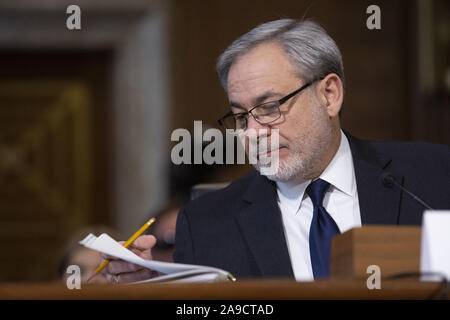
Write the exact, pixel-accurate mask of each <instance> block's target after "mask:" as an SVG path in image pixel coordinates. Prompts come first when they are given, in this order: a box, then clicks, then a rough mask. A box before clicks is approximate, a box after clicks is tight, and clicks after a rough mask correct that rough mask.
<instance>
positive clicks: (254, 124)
mask: <svg viewBox="0 0 450 320" xmlns="http://www.w3.org/2000/svg"><path fill="white" fill-rule="evenodd" d="M249 129H250V130H254V131H255V133H256V134H257V135H258V136H259V135H260V131H262V132H261V133H262V134H264V135H270V126H269V125H267V124H261V123H259V122H258V121H256V120H255V118H254V117H253V116H252V115H251V114H249V115H248V119H247V130H249Z"/></svg>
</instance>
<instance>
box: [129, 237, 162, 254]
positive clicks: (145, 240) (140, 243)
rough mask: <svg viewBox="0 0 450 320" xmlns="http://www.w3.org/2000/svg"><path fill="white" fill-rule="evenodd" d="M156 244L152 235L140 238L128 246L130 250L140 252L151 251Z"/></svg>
mask: <svg viewBox="0 0 450 320" xmlns="http://www.w3.org/2000/svg"><path fill="white" fill-rule="evenodd" d="M155 244H156V238H155V237H154V236H152V235H145V236H140V237H139V238H137V239H136V240H134V242H133V243H132V244H131V245H130V247H131V248H135V249H138V250H141V251H144V250H147V249H151V248H153V247H154V246H155ZM130 247H129V248H130Z"/></svg>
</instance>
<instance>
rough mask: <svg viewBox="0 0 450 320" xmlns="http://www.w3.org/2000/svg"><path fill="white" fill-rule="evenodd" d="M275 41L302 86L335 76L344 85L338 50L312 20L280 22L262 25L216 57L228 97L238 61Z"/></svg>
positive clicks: (220, 76)
mask: <svg viewBox="0 0 450 320" xmlns="http://www.w3.org/2000/svg"><path fill="white" fill-rule="evenodd" d="M270 41H276V42H278V43H279V44H280V45H281V46H282V48H283V49H284V50H285V51H286V53H287V54H288V55H289V56H290V57H291V58H292V60H293V62H294V64H295V65H296V66H297V68H298V69H297V72H298V76H299V77H300V78H301V79H302V80H303V81H305V82H309V81H313V80H315V79H318V78H321V77H325V76H326V75H327V74H329V73H335V74H337V75H338V76H339V78H340V79H341V81H342V83H344V66H343V64H342V56H341V52H340V51H339V48H338V47H337V45H336V43H335V42H334V40H333V39H332V38H331V37H330V36H329V35H328V34H327V32H326V31H325V30H324V29H323V28H322V27H321V26H320V25H318V24H317V23H316V22H314V21H311V20H301V21H298V20H293V19H281V20H276V21H271V22H267V23H263V24H261V25H259V26H257V27H256V28H254V29H252V30H251V31H249V32H248V33H246V34H244V35H243V36H241V37H240V38H238V39H237V40H235V41H234V42H233V43H232V44H231V45H230V46H229V47H228V48H227V49H226V50H225V51H224V52H223V53H222V54H221V55H220V57H219V59H218V61H217V66H216V68H217V72H218V74H219V78H220V82H221V83H222V86H223V88H224V89H225V92H227V94H228V88H227V81H228V72H229V70H230V68H231V66H232V65H233V63H235V62H236V60H237V59H239V57H241V56H242V55H244V54H246V53H247V52H249V51H250V50H252V49H253V48H255V47H256V46H258V45H259V44H261V43H263V42H270Z"/></svg>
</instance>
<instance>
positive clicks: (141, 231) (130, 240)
mask: <svg viewBox="0 0 450 320" xmlns="http://www.w3.org/2000/svg"><path fill="white" fill-rule="evenodd" d="M155 220H156V219H155V218H151V219H150V220H148V221H147V222H146V223H145V224H144V225H143V226H142V227H141V228H140V229H139V230H138V231H136V233H135V234H133V235H132V236H131V237H130V239H128V240H127V241H126V242H125V243H124V244H123V246H124V247H125V248H127V247H128V246H129V245H130V244H132V243H133V242H134V240H136V239H137V237H139V236H140V235H141V234H143V233H144V231H145V230H147V229H148V227H150V226H151V225H152V223H153V222H155ZM109 262H110V261H109V260H105V261H104V262H103V263H102V264H101V265H100V266H99V267H98V268H97V269H95V273H94V274H93V275H92V276H91V277H90V278H89V279H88V280H87V282H89V281H90V280H91V279H92V278H93V277H95V276H96V275H97V274H99V273H100V272H101V271H102V270H103V269H104V268H105V267H106V266H107V265H108V264H109Z"/></svg>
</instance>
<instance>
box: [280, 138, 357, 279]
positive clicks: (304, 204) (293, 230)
mask: <svg viewBox="0 0 450 320" xmlns="http://www.w3.org/2000/svg"><path fill="white" fill-rule="evenodd" d="M319 178H320V179H322V180H325V181H327V182H329V183H330V188H329V189H328V191H327V192H326V193H325V197H324V199H323V206H324V207H325V209H326V210H327V212H328V213H329V214H330V215H331V217H332V218H333V219H334V221H335V222H336V224H337V226H338V227H339V230H340V231H341V233H342V232H345V231H348V230H349V229H351V228H354V227H360V226H361V215H360V212H359V202H358V192H357V190H356V179H355V170H354V167H353V159H352V153H351V151H350V146H349V144H348V140H347V137H346V136H345V134H344V133H343V132H342V131H341V142H340V145H339V149H338V151H337V152H336V154H335V156H334V157H333V159H332V160H331V162H330V163H329V165H328V167H327V168H326V169H325V170H324V171H323V173H322V174H321V175H320V177H319ZM310 182H311V180H308V181H301V182H286V183H285V182H277V192H278V205H279V207H280V210H281V215H282V219H283V225H284V232H285V236H286V241H287V246H288V250H289V255H290V258H291V264H292V269H293V271H294V275H295V279H296V280H297V281H313V280H314V276H313V272H312V266H311V257H310V253H309V228H310V226H311V221H312V216H313V204H312V202H311V199H310V198H309V196H308V195H307V194H306V193H305V190H306V187H307V186H308V185H309V184H310Z"/></svg>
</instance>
